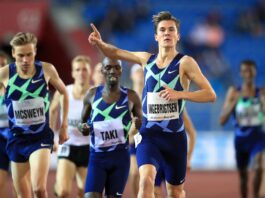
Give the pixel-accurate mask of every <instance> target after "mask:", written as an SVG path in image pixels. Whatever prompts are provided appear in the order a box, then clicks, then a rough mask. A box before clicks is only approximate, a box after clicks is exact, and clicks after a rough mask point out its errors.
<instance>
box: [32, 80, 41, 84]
mask: <svg viewBox="0 0 265 198" xmlns="http://www.w3.org/2000/svg"><path fill="white" fill-rule="evenodd" d="M39 81H42V79H38V80H33V79H32V80H31V83H33V84H34V83H37V82H39Z"/></svg>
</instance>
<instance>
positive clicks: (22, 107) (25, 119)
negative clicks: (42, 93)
mask: <svg viewBox="0 0 265 198" xmlns="http://www.w3.org/2000/svg"><path fill="white" fill-rule="evenodd" d="M12 104H13V111H14V117H15V120H16V125H21V126H23V125H35V124H41V123H44V122H45V108H44V101H43V98H34V99H28V100H23V101H12Z"/></svg>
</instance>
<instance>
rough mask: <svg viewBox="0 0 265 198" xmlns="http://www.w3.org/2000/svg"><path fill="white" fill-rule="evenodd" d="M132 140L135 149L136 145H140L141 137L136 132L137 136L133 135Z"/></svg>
mask: <svg viewBox="0 0 265 198" xmlns="http://www.w3.org/2000/svg"><path fill="white" fill-rule="evenodd" d="M133 138H134V144H135V148H137V146H138V144H140V143H141V141H142V136H141V134H140V133H139V132H138V133H137V134H135V135H134V136H133Z"/></svg>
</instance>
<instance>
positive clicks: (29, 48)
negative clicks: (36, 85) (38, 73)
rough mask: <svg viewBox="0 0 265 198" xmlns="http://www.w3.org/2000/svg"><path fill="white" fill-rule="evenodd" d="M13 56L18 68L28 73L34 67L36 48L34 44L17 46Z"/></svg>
mask: <svg viewBox="0 0 265 198" xmlns="http://www.w3.org/2000/svg"><path fill="white" fill-rule="evenodd" d="M12 56H13V58H14V59H15V60H16V65H17V67H19V68H20V69H21V70H22V71H24V72H27V71H28V70H29V69H30V68H31V67H33V66H34V61H35V56H36V47H35V45H34V44H32V43H29V44H26V45H21V46H15V47H14V48H13V50H12Z"/></svg>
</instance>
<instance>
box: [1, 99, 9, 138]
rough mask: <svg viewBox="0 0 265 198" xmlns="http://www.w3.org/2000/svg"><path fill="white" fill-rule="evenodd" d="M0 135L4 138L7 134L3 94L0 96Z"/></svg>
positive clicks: (6, 117)
mask: <svg viewBox="0 0 265 198" xmlns="http://www.w3.org/2000/svg"><path fill="white" fill-rule="evenodd" d="M0 135H1V136H3V137H5V138H7V136H8V116H7V109H6V105H5V103H4V96H0Z"/></svg>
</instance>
